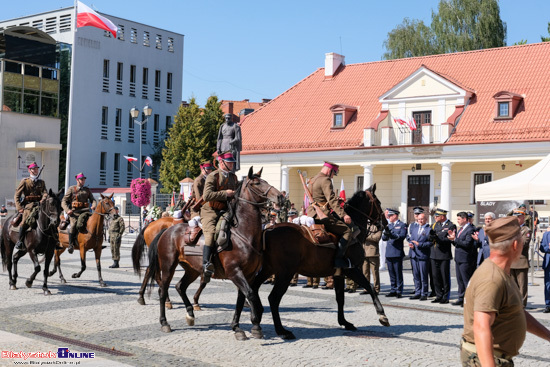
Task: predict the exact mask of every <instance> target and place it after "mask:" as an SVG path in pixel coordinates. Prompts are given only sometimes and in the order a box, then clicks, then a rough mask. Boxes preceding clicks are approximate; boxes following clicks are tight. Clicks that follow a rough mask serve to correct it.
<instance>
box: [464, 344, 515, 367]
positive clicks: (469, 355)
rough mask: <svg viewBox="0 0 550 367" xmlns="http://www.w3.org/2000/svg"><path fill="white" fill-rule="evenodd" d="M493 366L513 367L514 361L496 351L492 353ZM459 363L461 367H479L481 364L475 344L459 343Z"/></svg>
mask: <svg viewBox="0 0 550 367" xmlns="http://www.w3.org/2000/svg"><path fill="white" fill-rule="evenodd" d="M494 358H495V366H501V367H514V361H512V358H511V357H508V356H506V355H504V354H502V353H499V352H498V351H494ZM460 362H461V364H462V367H481V362H480V361H479V358H478V356H477V353H476V351H475V344H471V343H468V342H466V341H464V340H462V341H461V343H460Z"/></svg>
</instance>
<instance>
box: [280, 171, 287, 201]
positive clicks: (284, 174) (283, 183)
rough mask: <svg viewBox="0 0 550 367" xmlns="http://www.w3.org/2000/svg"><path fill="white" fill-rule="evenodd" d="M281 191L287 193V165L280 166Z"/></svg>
mask: <svg viewBox="0 0 550 367" xmlns="http://www.w3.org/2000/svg"><path fill="white" fill-rule="evenodd" d="M281 191H286V193H287V194H288V166H281Z"/></svg>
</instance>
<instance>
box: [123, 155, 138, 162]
mask: <svg viewBox="0 0 550 367" xmlns="http://www.w3.org/2000/svg"><path fill="white" fill-rule="evenodd" d="M124 158H126V159H127V160H128V162H136V161H137V158H136V157H128V156H127V155H125V156H124Z"/></svg>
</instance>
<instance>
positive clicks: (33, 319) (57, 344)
mask: <svg viewBox="0 0 550 367" xmlns="http://www.w3.org/2000/svg"><path fill="white" fill-rule="evenodd" d="M132 243H133V237H132V235H127V236H126V237H125V238H124V240H123V248H122V250H121V255H122V259H121V265H122V267H121V268H120V269H109V268H108V266H109V265H110V264H111V257H110V251H109V249H108V248H106V249H105V250H104V253H103V256H102V266H103V279H104V280H105V281H106V282H107V284H108V287H106V288H100V287H99V285H98V282H97V271H96V267H95V262H94V260H93V256H92V253H88V256H87V269H86V271H85V272H84V273H83V274H82V277H81V278H80V279H72V278H71V277H70V275H71V274H72V273H74V272H76V271H77V270H78V269H79V268H80V260H79V258H78V255H77V254H76V253H75V254H73V255H69V254H67V253H65V254H63V256H62V266H63V269H64V275H65V277H66V279H67V284H60V282H59V278H58V277H57V275H54V277H52V278H50V282H49V285H50V290H51V292H52V295H51V296H44V295H43V294H42V290H41V285H42V274H40V275H39V276H38V277H37V279H36V281H35V283H34V285H33V286H32V288H26V287H25V284H24V283H25V279H26V277H28V276H29V275H30V273H31V263H30V261H29V260H28V256H25V257H24V259H23V260H22V261H21V266H20V268H19V276H20V277H19V279H18V286H19V289H18V290H8V275H7V271H4V272H2V273H0V299H2V302H1V303H0V320H2V322H1V323H0V346H1V350H2V351H3V352H4V351H12V352H20V351H22V352H26V353H29V352H37V351H39V352H43V353H46V352H48V351H54V352H57V350H58V348H62V347H68V348H69V349H70V351H71V352H76V353H77V355H78V353H88V352H94V353H95V358H94V359H84V358H72V359H71V358H69V359H64V360H62V359H59V358H57V359H55V360H51V361H53V362H55V363H59V362H64V361H67V363H70V362H73V363H80V364H81V365H83V366H170V365H178V366H270V367H271V366H285V367H286V366H290V367H291V366H458V365H459V348H458V344H459V340H460V336H461V333H462V325H463V318H462V309H461V308H457V307H456V306H451V305H439V304H438V305H437V306H435V305H433V304H431V303H430V302H420V301H416V300H409V299H408V298H401V299H396V298H386V297H384V296H383V295H382V296H381V301H382V303H383V305H384V307H385V311H386V314H387V316H388V318H389V320H390V323H391V324H392V326H391V327H389V328H385V327H383V326H381V325H380V324H379V323H378V317H377V315H376V313H375V310H374V307H373V306H372V303H371V302H370V299H369V297H368V296H364V295H359V294H358V293H355V294H349V295H346V307H345V310H346V318H347V319H348V321H350V322H352V323H354V324H355V326H357V327H358V328H359V331H357V332H349V331H346V330H343V329H342V328H340V327H339V326H338V323H337V319H336V301H335V298H334V292H333V291H330V290H321V289H316V290H313V289H303V288H302V287H301V285H303V284H305V279H303V278H302V277H300V286H299V287H293V288H289V291H288V292H287V294H286V296H285V297H284V298H283V301H282V304H281V316H282V319H283V323H284V325H285V326H286V327H287V328H288V329H290V330H292V331H293V332H294V334H295V335H296V337H297V339H296V340H293V341H283V340H281V339H280V338H278V337H277V335H276V334H275V331H274V328H273V324H272V320H271V314H270V312H269V307H268V305H269V303H268V301H267V296H268V292H269V291H270V290H271V286H270V285H264V286H262V288H261V289H260V292H261V298H262V303H263V304H264V306H266V313H265V314H264V317H263V320H262V326H263V330H264V333H265V339H263V340H257V339H252V338H251V339H249V340H247V341H244V342H239V341H237V340H235V338H234V337H233V333H232V332H231V331H230V329H229V324H230V322H231V319H232V315H233V309H234V303H235V301H236V295H237V293H236V291H235V289H236V288H235V286H234V285H233V284H232V283H231V282H230V281H218V280H213V281H212V282H211V283H210V284H209V285H208V287H207V288H206V289H205V291H204V292H203V296H202V298H201V305H202V306H203V310H202V311H197V312H195V316H196V323H195V326H192V327H191V326H188V325H187V324H186V321H185V316H186V312H185V308H184V307H183V303H182V301H181V299H180V298H179V296H178V294H177V292H176V291H175V289H174V288H173V286H172V287H171V289H170V297H171V299H172V300H173V301H174V303H175V304H174V309H172V310H167V317H168V321H169V323H170V325H171V326H172V329H173V332H172V333H170V334H165V333H163V332H161V330H160V324H159V322H158V319H159V305H158V296H157V292H156V289H155V290H154V291H153V292H152V294H151V298H149V299H146V302H147V305H145V306H141V305H139V304H138V303H137V291H138V287H139V284H140V279H139V278H138V277H137V276H136V275H134V273H133V271H132V266H131V260H130V249H131V245H132ZM182 274H183V271H182V270H178V271H177V272H176V275H175V277H174V279H175V280H177V279H179V278H181V276H182ZM537 275H538V277H537V278H535V281H536V282H538V283H539V286H531V287H530V289H529V293H530V294H531V296H530V298H529V307H530V311H532V312H533V314H534V315H535V316H536V317H537V318H538V319H539V320H541V321H542V322H543V323H544V324H545V325H547V326H548V325H550V315H549V314H543V313H542V312H541V311H542V308H543V306H544V297H543V291H544V290H543V286H542V283H543V281H542V278H541V277H542V275H541V274H537ZM381 278H382V284H383V286H382V294H384V293H386V292H387V291H388V288H389V287H388V284H389V281H388V275H387V272H382V274H381ZM173 283H174V284H175V282H173ZM455 283H456V282H455V281H454V279H453V285H454V288H453V294H454V292H456V284H455ZM405 284H406V288H405V292H406V293H408V292H409V291H410V290H412V276H411V274H410V271H406V272H405ZM197 286H198V283H195V284H193V285H192V286H191V287H190V289H189V291H188V294H189V295H192V294H193V293H194V291H195V290H196V288H197ZM241 320H242V321H241V326H242V327H243V328H244V329H245V330H246V331H247V333H248V332H249V331H250V327H251V325H250V321H249V314H248V312H247V309H245V312H244V313H243V317H242V319H241ZM40 331H41V332H45V333H48V334H43V335H37V334H35V333H34V332H40ZM248 335H250V334H248ZM59 337H64V338H68V339H69V340H64V341H59V339H57V338H59ZM75 342H76V343H88V344H74V343H75ZM101 347H102V348H104V349H103V350H105V348H106V350H107V351H109V352H116V351H120V352H125V353H128V354H130V355H126V356H117V355H112V354H109V353H107V352H105V351H101V350H100V349H98V348H101ZM80 356H82V355H80ZM44 361H48V360H47V359H38V358H34V359H33V358H30V359H28V360H27V361H24V360H23V359H13V358H12V359H9V358H1V359H0V365H2V366H13V365H14V364H15V362H21V363H22V364H23V363H26V364H31V362H37V364H38V363H40V362H44ZM515 361H516V363H517V365H518V366H547V365H550V352H548V345H547V344H546V343H545V342H543V341H542V340H541V339H538V338H536V337H534V336H532V335H528V337H527V339H526V342H525V344H524V346H523V348H522V354H521V355H520V356H518V357H517V358H516V359H515Z"/></svg>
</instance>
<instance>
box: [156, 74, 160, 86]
mask: <svg viewBox="0 0 550 367" xmlns="http://www.w3.org/2000/svg"><path fill="white" fill-rule="evenodd" d="M155 87H156V88H160V70H155Z"/></svg>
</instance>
